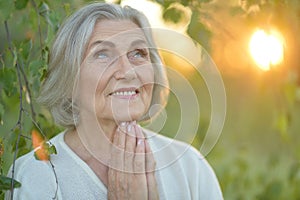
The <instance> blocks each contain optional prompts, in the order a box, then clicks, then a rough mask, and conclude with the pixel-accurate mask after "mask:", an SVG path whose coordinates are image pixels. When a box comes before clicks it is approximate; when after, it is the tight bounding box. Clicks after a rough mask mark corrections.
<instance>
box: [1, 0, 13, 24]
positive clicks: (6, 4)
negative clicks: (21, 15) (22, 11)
mask: <svg viewBox="0 0 300 200" xmlns="http://www.w3.org/2000/svg"><path fill="white" fill-rule="evenodd" d="M13 10H14V1H12V0H9V1H5V0H1V1H0V19H3V20H8V19H9V18H10V17H11V15H12V13H13ZM2 23H3V21H1V24H2Z"/></svg>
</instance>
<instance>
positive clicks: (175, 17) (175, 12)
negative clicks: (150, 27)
mask: <svg viewBox="0 0 300 200" xmlns="http://www.w3.org/2000/svg"><path fill="white" fill-rule="evenodd" d="M182 17H183V13H182V11H181V10H179V9H177V8H176V7H171V8H168V9H166V10H165V12H164V13H163V18H164V20H166V21H169V22H173V23H178V22H180V20H181V19H182Z"/></svg>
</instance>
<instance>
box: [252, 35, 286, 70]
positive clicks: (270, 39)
mask: <svg viewBox="0 0 300 200" xmlns="http://www.w3.org/2000/svg"><path fill="white" fill-rule="evenodd" d="M249 50H250V54H251V56H252V57H253V59H254V61H255V62H256V63H257V65H258V67H259V68H261V69H262V70H264V71H267V70H270V69H271V66H274V65H276V64H279V63H281V62H282V61H283V51H284V48H283V41H282V39H281V38H280V37H279V35H276V34H275V33H270V34H267V33H266V32H265V31H264V30H257V31H256V32H255V33H254V34H253V35H252V37H251V40H250V44H249Z"/></svg>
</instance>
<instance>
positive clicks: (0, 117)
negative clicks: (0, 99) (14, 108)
mask: <svg viewBox="0 0 300 200" xmlns="http://www.w3.org/2000/svg"><path fill="white" fill-rule="evenodd" d="M3 115H4V106H3V105H2V104H1V103H0V121H1V119H2V116H3Z"/></svg>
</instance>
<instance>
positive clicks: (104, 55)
mask: <svg viewBox="0 0 300 200" xmlns="http://www.w3.org/2000/svg"><path fill="white" fill-rule="evenodd" d="M97 58H99V59H106V58H108V55H107V53H103V52H99V53H97Z"/></svg>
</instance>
